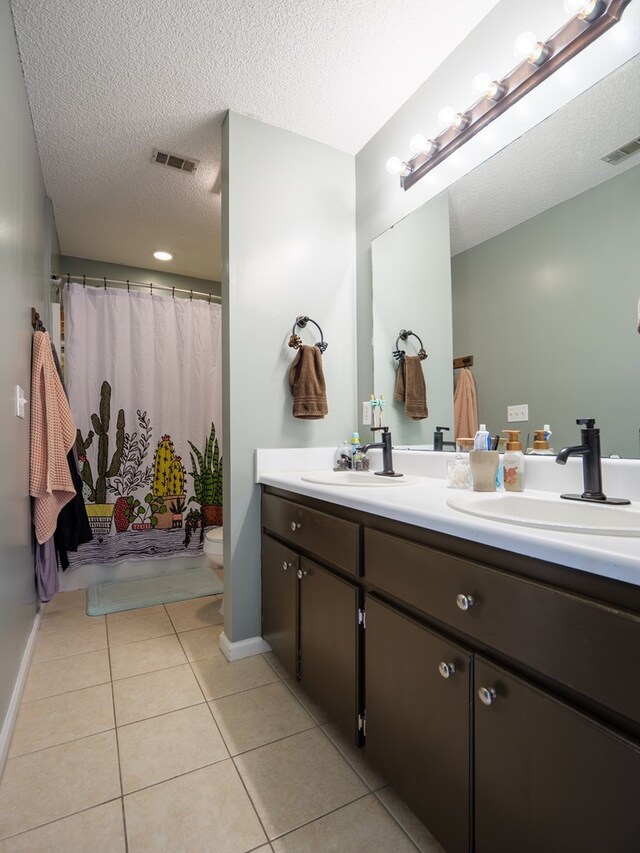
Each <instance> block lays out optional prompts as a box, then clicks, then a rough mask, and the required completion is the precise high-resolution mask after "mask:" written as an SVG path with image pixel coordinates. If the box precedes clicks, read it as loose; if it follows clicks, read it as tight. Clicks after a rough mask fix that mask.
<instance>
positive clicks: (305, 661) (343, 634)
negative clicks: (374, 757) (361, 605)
mask: <svg viewBox="0 0 640 853" xmlns="http://www.w3.org/2000/svg"><path fill="white" fill-rule="evenodd" d="M298 575H299V576H300V587H299V595H300V682H301V684H302V686H303V687H304V688H305V690H306V691H307V692H308V693H309V695H310V696H311V697H312V698H313V699H314V700H315V701H316V702H318V704H319V705H321V706H322V708H323V709H324V710H325V711H326V712H327V714H328V715H329V718H330V720H331V722H333V723H335V724H336V725H337V726H338V727H339V728H341V729H342V730H343V731H344V732H345V734H347V736H349V737H351V738H354V740H355V739H357V732H358V711H359V706H358V694H359V690H358V675H359V672H358V636H359V627H358V602H359V590H358V588H357V587H356V586H354V585H353V584H351V583H349V582H348V581H345V580H342V579H341V578H339V577H337V576H336V575H334V574H331V572H328V571H326V570H325V569H322V568H321V567H320V566H318V565H317V564H316V563H313V562H312V561H311V560H306V559H304V558H301V559H300V570H299V572H298Z"/></svg>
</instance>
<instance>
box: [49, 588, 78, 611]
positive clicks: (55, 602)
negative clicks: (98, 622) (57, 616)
mask: <svg viewBox="0 0 640 853" xmlns="http://www.w3.org/2000/svg"><path fill="white" fill-rule="evenodd" d="M86 605H87V591H86V589H74V590H73V591H72V592H57V593H56V594H55V596H54V597H53V599H52V600H51V601H50V602H49V603H48V604H47V606H46V608H45V613H48V614H51V613H54V612H55V611H56V610H77V611H78V612H82V613H84V612H86Z"/></svg>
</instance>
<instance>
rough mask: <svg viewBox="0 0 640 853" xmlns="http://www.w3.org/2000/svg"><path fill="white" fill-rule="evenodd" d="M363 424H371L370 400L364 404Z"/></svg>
mask: <svg viewBox="0 0 640 853" xmlns="http://www.w3.org/2000/svg"><path fill="white" fill-rule="evenodd" d="M362 426H371V403H370V402H369V400H367V401H366V402H364V403H363V404H362Z"/></svg>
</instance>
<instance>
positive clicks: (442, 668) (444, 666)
mask: <svg viewBox="0 0 640 853" xmlns="http://www.w3.org/2000/svg"><path fill="white" fill-rule="evenodd" d="M455 671H456V668H455V664H452V663H446V662H445V661H443V660H442V661H440V663H439V664H438V672H439V673H440V675H441V676H442V677H443V678H451V676H452V675H453V673H454V672H455Z"/></svg>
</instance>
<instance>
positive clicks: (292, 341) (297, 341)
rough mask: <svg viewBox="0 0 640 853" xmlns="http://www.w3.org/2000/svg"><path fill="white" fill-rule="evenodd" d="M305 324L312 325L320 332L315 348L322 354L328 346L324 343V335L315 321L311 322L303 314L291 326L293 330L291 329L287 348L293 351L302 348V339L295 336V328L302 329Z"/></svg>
mask: <svg viewBox="0 0 640 853" xmlns="http://www.w3.org/2000/svg"><path fill="white" fill-rule="evenodd" d="M307 323H313V325H314V326H315V327H316V329H317V330H318V331H319V332H320V340H319V341H317V342H316V346H317V347H318V349H319V350H320V352H321V353H324V351H325V350H326V348H327V347H328V346H329V344H328V343H327V342H326V341H325V339H324V335H323V334H322V329H321V328H320V326H319V325H318V323H316V321H315V320H312V319H311V317H306V316H305V315H304V314H301V315H300V316H299V317H296V321H295V323H294V324H293V328H292V329H291V337H290V338H289V346H290V347H292V348H293V349H300V347H301V346H302V339H301V338H300V336H299V335H296V326H297V327H298V328H299V329H304V328H305V327H306V325H307Z"/></svg>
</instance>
